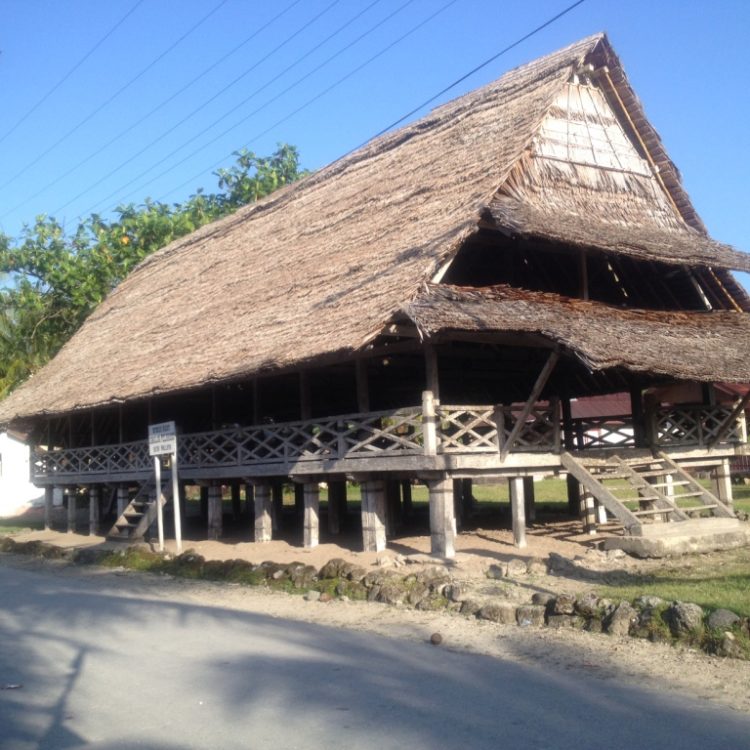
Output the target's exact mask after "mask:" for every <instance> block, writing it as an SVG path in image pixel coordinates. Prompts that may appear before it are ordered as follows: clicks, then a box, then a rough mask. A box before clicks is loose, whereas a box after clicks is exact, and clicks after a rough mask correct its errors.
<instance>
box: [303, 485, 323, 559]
mask: <svg viewBox="0 0 750 750" xmlns="http://www.w3.org/2000/svg"><path fill="white" fill-rule="evenodd" d="M303 489H304V500H305V519H304V540H303V543H304V546H305V548H306V549H310V548H312V547H317V546H318V543H319V541H320V487H318V483H317V482H305V484H304V485H303Z"/></svg>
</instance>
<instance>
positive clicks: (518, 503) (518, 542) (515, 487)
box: [508, 477, 526, 549]
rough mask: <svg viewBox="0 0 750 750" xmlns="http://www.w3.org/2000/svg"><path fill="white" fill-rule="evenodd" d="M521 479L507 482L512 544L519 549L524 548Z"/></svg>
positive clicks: (523, 508) (524, 508) (524, 530)
mask: <svg viewBox="0 0 750 750" xmlns="http://www.w3.org/2000/svg"><path fill="white" fill-rule="evenodd" d="M523 479H524V478H523V477H513V478H512V479H509V480H508V485H509V487H510V513H511V519H512V524H513V544H515V546H516V547H518V548H519V549H523V548H524V547H525V546H526V503H525V501H524V491H523V490H524V482H523Z"/></svg>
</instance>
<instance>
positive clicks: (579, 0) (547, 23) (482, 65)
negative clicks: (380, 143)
mask: <svg viewBox="0 0 750 750" xmlns="http://www.w3.org/2000/svg"><path fill="white" fill-rule="evenodd" d="M583 2H585V0H577V2H575V3H573V4H572V5H569V6H568V7H567V8H565V10H562V11H560V12H559V13H558V14H557V15H556V16H552V18H550V19H549V20H547V21H545V22H544V23H543V24H541V25H540V26H537V27H536V28H535V29H534V30H533V31H530V32H529V33H528V34H524V36H522V37H521V38H520V39H517V40H516V41H515V42H513V44H509V45H508V46H507V47H505V48H504V49H501V50H500V52H498V53H497V54H495V55H493V56H492V57H490V58H489V59H487V60H485V61H484V62H483V63H480V64H479V65H477V66H476V67H475V68H472V69H471V70H470V71H469V72H468V73H465V74H464V75H462V76H461V77H460V78H457V79H456V80H455V81H453V83H451V84H449V85H448V86H446V87H445V88H444V89H442V90H441V91H438V93H437V94H435V95H434V96H431V97H430V98H429V99H427V100H426V101H424V102H422V103H421V104H420V105H419V106H417V107H415V108H414V109H412V110H411V112H407V113H406V114H405V115H404V116H403V117H399V119H398V120H396V121H395V122H392V123H391V124H390V125H388V127H386V128H383V130H381V131H380V132H379V133H376V134H375V135H374V136H373V137H372V138H370V139H368V140H367V141H365V142H364V143H361V144H360V145H359V146H357V148H361V147H362V146H364V145H365V143H368V142H369V141H371V140H373V139H374V138H378V137H380V136H381V135H383V134H385V133H387V132H388V131H389V130H391V129H392V128H395V127H396V126H397V125H400V124H401V123H402V122H403V121H404V120H407V119H408V118H409V117H411V116H412V115H415V114H416V113H417V112H419V111H420V110H421V109H424V108H425V107H426V106H427V105H428V104H432V102H434V101H435V99H439V98H440V97H441V96H442V95H443V94H446V93H447V92H448V91H450V90H451V89H452V88H454V87H455V86H458V84H459V83H463V82H464V81H465V80H466V79H467V78H469V77H470V76H473V75H474V73H476V72H478V71H480V70H481V69H482V68H485V67H486V66H487V65H489V64H490V63H492V62H494V61H495V60H497V59H498V57H502V55H504V54H505V53H506V52H510V50H512V49H513V48H514V47H517V46H518V45H519V44H521V43H522V42H525V41H526V40H527V39H530V38H531V37H532V36H534V35H535V34H537V33H539V32H540V31H542V29H546V28H547V26H550V25H551V24H553V23H554V22H555V21H557V20H558V19H559V18H562V17H563V16H564V15H566V14H567V13H570V11H572V10H573V9H574V8H577V7H578V6H579V5H581V4H582V3H583ZM353 150H354V151H356V150H357V149H353ZM350 153H351V152H350Z"/></svg>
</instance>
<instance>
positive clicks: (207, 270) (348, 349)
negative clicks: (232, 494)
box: [0, 35, 734, 422]
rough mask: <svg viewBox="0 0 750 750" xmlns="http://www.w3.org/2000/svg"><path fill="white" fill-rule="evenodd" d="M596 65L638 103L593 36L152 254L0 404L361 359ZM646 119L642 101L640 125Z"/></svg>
mask: <svg viewBox="0 0 750 750" xmlns="http://www.w3.org/2000/svg"><path fill="white" fill-rule="evenodd" d="M592 56H596V57H598V58H600V60H603V61H605V62H607V63H608V64H609V66H610V69H611V76H612V80H614V81H619V83H618V84H617V85H618V86H619V87H620V89H621V91H620V94H619V95H620V96H621V97H625V98H627V97H628V96H631V98H632V95H631V93H629V92H630V89H629V87H628V86H627V81H626V80H625V78H624V74H623V73H622V71H621V68H620V67H619V62H617V59H616V57H615V56H614V53H613V52H612V51H611V48H610V47H609V43H608V42H607V40H606V38H605V37H604V36H603V35H597V36H593V37H590V38H587V39H584V40H582V41H580V42H578V43H576V44H574V45H572V46H570V47H567V48H565V49H563V50H560V51H559V52H556V53H554V54H552V55H549V56H547V57H544V58H541V59H539V60H537V61H535V62H532V63H530V64H528V65H525V66H522V67H520V68H517V69H516V70H514V71H511V72H510V73H508V74H506V75H505V76H503V77H502V78H500V79H499V80H498V81H496V82H494V83H492V84H490V85H488V86H485V87H483V88H481V89H479V90H477V91H474V92H472V93H470V94H467V95H465V96H463V97H461V98H459V99H457V100H455V101H453V102H451V103H449V104H446V105H444V106H442V107H440V108H438V109H436V110H435V111H434V112H432V113H430V114H429V115H428V116H426V117H425V118H423V119H421V120H419V121H418V122H416V123H414V124H412V125H409V126H407V127H405V128H403V129H401V130H399V131H397V132H394V133H391V134H388V135H385V136H383V137H381V138H378V139H376V140H374V141H372V142H371V143H369V144H368V145H366V146H364V147H363V148H361V149H360V150H359V151H357V152H355V153H353V154H351V155H349V156H347V157H344V158H342V159H340V160H339V161H337V162H335V163H334V164H332V165H330V166H329V167H326V168H325V169H322V170H320V171H319V172H317V173H315V174H313V175H311V176H310V177H308V178H306V179H305V180H303V181H301V182H300V183H297V184H296V185H293V186H290V187H289V188H286V189H284V190H283V191H280V192H279V193H277V194H274V195H272V196H270V197H269V198H267V199H266V200H264V201H262V202H260V203H258V204H255V205H252V206H248V207H246V208H243V209H240V210H239V211H238V212H237V213H236V214H234V215H232V216H230V217H227V218H226V219H223V220H221V221H218V222H216V223H215V224H212V225H209V226H207V227H204V228H203V229H201V230H199V231H197V232H195V233H193V234H192V235H190V236H188V237H185V238H183V239H181V240H178V241H176V242H174V243H172V244H171V245H169V246H168V247H166V248H164V249H162V250H161V251H159V252H157V253H155V254H154V255H153V256H152V257H150V258H148V259H147V260H146V261H144V262H143V263H142V264H141V265H140V266H139V267H138V268H137V269H136V270H135V271H134V272H133V273H132V274H131V275H130V276H129V277H128V278H127V279H126V280H125V281H124V282H123V283H122V284H121V285H120V286H119V287H118V288H117V289H116V290H115V291H114V292H113V293H112V294H111V295H110V296H109V297H108V298H107V299H106V300H105V301H104V303H103V304H102V305H101V306H100V307H99V308H98V309H97V310H96V311H95V312H94V313H93V314H92V315H91V316H90V318H89V319H88V320H87V321H86V323H85V324H84V325H83V327H82V328H81V330H80V331H79V332H78V333H77V334H76V335H75V336H74V337H73V338H72V339H71V341H70V342H69V343H68V344H67V345H66V346H65V347H63V349H62V350H61V351H60V353H59V354H58V355H57V357H55V359H54V360H53V361H52V362H51V363H50V364H49V365H47V366H46V367H45V368H44V369H43V370H42V371H41V372H39V373H38V374H37V375H36V376H34V377H33V378H32V379H31V380H30V381H29V382H28V383H26V384H25V385H23V386H22V387H21V388H19V389H18V390H17V391H16V392H15V393H14V394H12V395H11V397H10V398H8V399H7V400H6V401H5V402H3V403H2V404H1V405H0V422H3V421H6V422H7V421H10V420H12V419H16V418H22V417H30V416H34V415H41V414H60V413H65V412H67V411H71V410H75V409H81V408H89V407H95V406H100V405H104V404H108V403H116V402H123V401H127V400H131V399H138V398H143V397H146V396H149V395H155V394H161V393H166V392H170V391H180V390H185V389H190V388H195V387H198V386H201V385H204V384H206V383H210V382H218V381H224V380H230V379H237V378H242V377H246V376H250V375H253V374H258V373H263V372H268V371H272V370H274V369H278V368H285V367H286V368H288V367H292V366H299V365H302V364H304V363H308V362H314V361H319V360H320V359H321V358H323V357H331V356H345V355H346V354H347V353H352V352H354V351H356V350H359V349H361V348H362V347H363V346H364V345H365V344H366V343H367V342H370V341H372V340H373V339H374V338H375V337H376V336H377V335H378V334H379V333H380V331H381V330H382V329H383V327H384V325H385V324H386V323H387V321H389V320H390V319H391V318H392V316H393V315H394V314H395V313H396V312H397V311H399V310H401V309H402V308H403V307H404V305H405V304H407V303H408V302H409V300H411V299H413V298H414V296H415V295H416V294H417V293H418V291H419V289H420V288H421V287H422V286H423V285H424V284H425V283H426V282H428V281H430V279H432V278H433V276H434V274H435V272H436V271H437V269H439V268H441V267H442V266H444V264H445V263H446V261H447V260H448V259H449V258H451V257H452V256H453V255H454V254H455V253H456V251H457V249H458V248H459V246H460V244H461V242H462V241H463V240H464V239H465V238H466V237H468V236H469V235H470V234H471V233H472V232H474V231H475V230H476V228H477V224H478V222H479V221H480V220H481V217H482V215H483V212H484V211H485V209H486V207H487V205H488V204H489V203H490V201H491V200H492V199H493V197H494V196H497V194H498V190H500V189H501V187H502V186H503V185H504V184H505V183H506V182H507V180H508V177H509V176H510V175H511V174H512V173H513V170H514V165H516V164H518V163H520V162H519V160H523V158H525V155H527V154H528V153H529V149H530V148H531V147H532V144H533V141H534V138H535V137H536V136H537V134H538V133H539V131H540V127H541V125H542V123H543V122H544V121H545V118H547V117H548V115H549V113H550V112H551V111H553V109H554V107H555V103H556V102H558V101H559V97H560V92H561V90H563V88H564V87H565V86H566V85H567V82H568V81H569V80H570V79H571V76H572V75H573V74H574V73H575V71H577V70H579V69H580V68H581V66H582V65H583V63H584V62H585V61H586V60H587V59H592ZM639 107H640V105H638V104H637V100H635V101H634V103H633V105H632V116H633V118H634V121H638V119H639V118H641V110H640V108H639ZM644 123H645V120H644ZM637 127H638V128H639V132H640V130H642V137H643V138H644V139H645V140H644V142H645V143H646V144H647V147H648V149H649V151H650V152H651V154H652V158H653V159H654V160H655V162H657V163H658V164H660V167H661V173H662V175H663V178H664V183H665V185H666V189H667V190H668V191H669V193H670V195H671V199H670V200H671V201H673V202H674V204H675V206H676V207H677V212H676V213H675V216H676V217H677V215H678V214H679V217H678V218H676V219H675V221H676V222H677V223H681V222H683V221H684V222H687V223H688V224H689V225H691V226H692V227H693V231H692V234H691V236H692V235H693V234H694V235H696V236H699V237H700V230H701V227H702V225H700V222H699V220H698V219H697V217H696V216H695V214H694V211H693V210H692V207H691V206H690V204H689V201H688V200H687V197H686V196H685V195H684V193H683V192H682V188H681V186H680V183H679V176H678V175H677V173H676V170H675V169H674V167H673V166H672V165H671V162H669V160H668V158H667V157H666V154H665V153H664V152H663V149H662V148H661V144H660V142H659V140H658V136H656V134H655V132H653V130H652V129H650V126H647V124H643V125H642V126H641V125H638V126H637ZM669 210H672V209H671V208H670V209H669ZM663 223H664V222H662V224H663ZM668 229H669V228H668V227H667V230H665V231H668ZM674 231H681V230H679V229H675V230H674ZM685 231H686V232H687V231H688V230H687V228H686V229H685ZM708 247H709V242H708V241H706V244H705V246H704V249H705V248H708ZM732 257H733V258H734V256H732ZM679 262H684V261H683V260H680V261H679ZM711 262H712V263H713V262H714V261H713V260H712V261H711ZM718 265H721V263H718ZM726 379H732V378H726Z"/></svg>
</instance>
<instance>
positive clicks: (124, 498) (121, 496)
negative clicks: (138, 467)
mask: <svg viewBox="0 0 750 750" xmlns="http://www.w3.org/2000/svg"><path fill="white" fill-rule="evenodd" d="M129 502H130V497H129V495H128V485H127V484H120V485H118V487H117V517H118V518H119V517H120V516H121V515H122V514H123V513H124V512H125V508H127V507H128V504H129Z"/></svg>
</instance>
